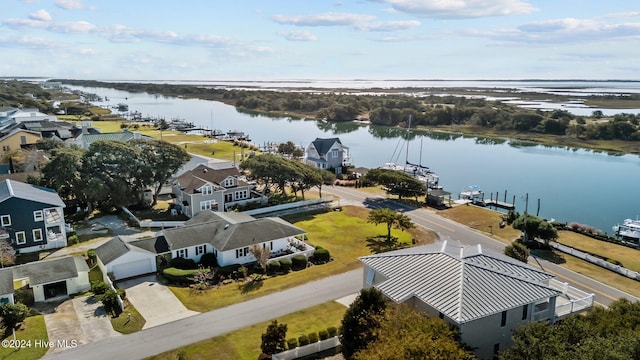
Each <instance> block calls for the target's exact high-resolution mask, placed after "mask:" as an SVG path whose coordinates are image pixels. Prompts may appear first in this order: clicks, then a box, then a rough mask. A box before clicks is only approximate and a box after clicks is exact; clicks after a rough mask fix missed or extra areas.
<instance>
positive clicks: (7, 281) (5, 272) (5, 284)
mask: <svg viewBox="0 0 640 360" xmlns="http://www.w3.org/2000/svg"><path fill="white" fill-rule="evenodd" d="M6 294H13V269H12V268H4V269H0V295H6Z"/></svg>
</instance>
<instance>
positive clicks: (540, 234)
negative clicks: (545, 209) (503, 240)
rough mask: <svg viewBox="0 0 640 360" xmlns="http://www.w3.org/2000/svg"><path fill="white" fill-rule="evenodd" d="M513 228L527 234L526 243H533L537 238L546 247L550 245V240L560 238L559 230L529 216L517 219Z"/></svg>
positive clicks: (521, 216) (537, 218)
mask: <svg viewBox="0 0 640 360" xmlns="http://www.w3.org/2000/svg"><path fill="white" fill-rule="evenodd" d="M512 226H513V228H514V229H518V230H520V231H522V232H524V233H525V240H526V241H533V240H535V239H536V238H540V239H542V240H543V241H544V242H545V244H546V245H549V241H550V240H555V239H557V238H558V230H556V228H554V227H553V225H551V224H549V223H548V222H547V221H544V220H542V219H540V218H539V217H537V216H533V215H529V214H524V215H520V216H518V218H516V219H515V221H514V222H513V224H512ZM526 241H525V242H526Z"/></svg>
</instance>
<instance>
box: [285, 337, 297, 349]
mask: <svg viewBox="0 0 640 360" xmlns="http://www.w3.org/2000/svg"><path fill="white" fill-rule="evenodd" d="M297 347H298V339H296V338H291V339H289V340H287V349H295V348H297Z"/></svg>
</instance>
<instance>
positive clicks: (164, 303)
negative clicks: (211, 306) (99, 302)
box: [118, 275, 199, 329]
mask: <svg viewBox="0 0 640 360" xmlns="http://www.w3.org/2000/svg"><path fill="white" fill-rule="evenodd" d="M118 287H119V288H121V289H125V290H126V292H127V299H129V302H131V304H133V306H135V308H136V309H137V310H138V312H139V313H140V315H142V317H143V318H144V319H145V320H146V323H145V324H144V327H143V329H148V328H151V327H154V326H158V325H162V324H166V323H169V322H172V321H176V320H180V319H183V318H186V317H189V316H192V315H196V314H199V313H198V312H195V311H191V310H188V309H187V308H186V307H184V305H182V303H181V302H180V300H178V298H177V297H176V296H175V295H173V293H172V292H171V290H169V288H167V287H166V286H164V285H162V284H160V283H159V282H158V281H157V278H156V276H155V275H150V276H145V277H141V278H137V279H133V280H126V281H122V282H119V283H118Z"/></svg>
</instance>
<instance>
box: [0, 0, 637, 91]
mask: <svg viewBox="0 0 640 360" xmlns="http://www.w3.org/2000/svg"><path fill="white" fill-rule="evenodd" d="M634 5H635V6H634ZM0 48H2V49H3V56H2V60H1V61H0V76H46V77H64V78H78V79H100V80H124V79H131V80H136V79H138V80H274V79H347V80H348V79H532V78H538V79H558V78H563V79H628V80H640V6H639V5H637V3H636V2H635V1H629V0H608V1H602V0H588V1H587V0H553V1H552V0H540V1H528V0H491V1H486V0H353V1H347V0H343V1H339V0H334V1H322V0H307V1H302V0H295V1H294V0H287V1H284V0H234V1H219V0H187V1H158V0H129V1H121V0H108V1H107V0H102V1H97V0H95V1H91V0H2V1H0Z"/></svg>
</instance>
